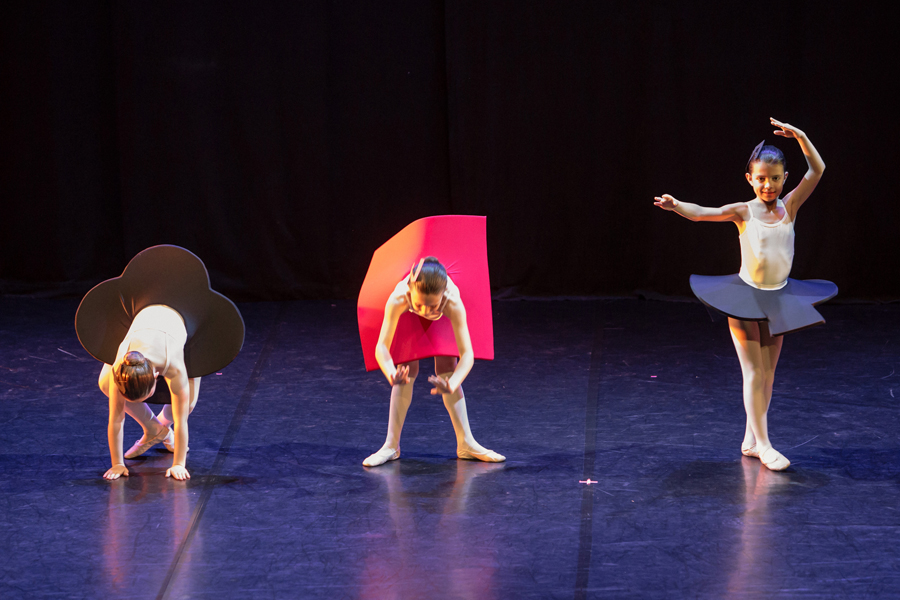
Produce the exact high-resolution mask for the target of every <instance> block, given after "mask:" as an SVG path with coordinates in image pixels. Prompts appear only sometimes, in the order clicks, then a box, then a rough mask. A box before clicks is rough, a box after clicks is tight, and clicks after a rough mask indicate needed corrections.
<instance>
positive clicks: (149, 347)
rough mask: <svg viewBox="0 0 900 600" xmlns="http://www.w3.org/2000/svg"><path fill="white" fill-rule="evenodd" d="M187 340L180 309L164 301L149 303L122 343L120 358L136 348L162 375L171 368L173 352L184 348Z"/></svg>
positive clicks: (117, 357)
mask: <svg viewBox="0 0 900 600" xmlns="http://www.w3.org/2000/svg"><path fill="white" fill-rule="evenodd" d="M186 341H187V330H186V329H185V327H184V320H183V319H182V318H181V315H179V314H178V312H177V311H175V310H173V309H171V308H169V307H168V306H165V305H162V304H154V305H152V306H148V307H147V308H144V309H143V310H141V312H139V313H138V314H137V315H136V316H135V317H134V321H132V322H131V327H130V328H129V329H128V333H127V334H126V335H125V339H124V340H122V343H121V344H120V345H119V352H118V354H117V356H116V361H117V362H118V361H119V360H121V359H122V357H123V356H125V354H126V353H128V352H129V351H132V350H136V351H138V352H140V353H141V354H143V355H144V357H146V359H147V360H149V361H150V363H151V364H152V365H153V366H154V367H157V369H158V370H159V374H160V375H165V374H166V372H167V371H168V370H169V363H170V361H171V359H172V355H173V354H175V353H176V352H177V350H178V349H183V348H184V344H185V342H186Z"/></svg>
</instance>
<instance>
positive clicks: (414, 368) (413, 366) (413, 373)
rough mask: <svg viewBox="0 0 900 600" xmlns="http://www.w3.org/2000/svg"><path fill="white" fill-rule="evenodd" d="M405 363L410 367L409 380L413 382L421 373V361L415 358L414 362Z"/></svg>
mask: <svg viewBox="0 0 900 600" xmlns="http://www.w3.org/2000/svg"><path fill="white" fill-rule="evenodd" d="M404 365H405V366H407V367H409V382H410V383H412V382H413V381H415V379H416V377H418V375H419V361H417V360H414V361H412V362H408V363H404Z"/></svg>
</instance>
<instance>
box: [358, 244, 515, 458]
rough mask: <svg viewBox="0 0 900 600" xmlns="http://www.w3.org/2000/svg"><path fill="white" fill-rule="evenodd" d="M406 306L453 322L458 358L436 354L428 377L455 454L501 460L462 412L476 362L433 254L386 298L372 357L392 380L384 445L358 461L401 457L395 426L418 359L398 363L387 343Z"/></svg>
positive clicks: (456, 299) (455, 296)
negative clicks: (452, 437)
mask: <svg viewBox="0 0 900 600" xmlns="http://www.w3.org/2000/svg"><path fill="white" fill-rule="evenodd" d="M406 312H411V313H413V314H415V315H418V316H419V317H422V318H424V319H427V320H429V321H437V320H438V319H441V318H442V317H443V318H447V319H449V320H450V323H451V325H452V326H453V335H454V337H455V338H456V347H457V349H458V351H459V359H458V360H457V358H456V357H455V356H435V357H434V372H435V375H432V376H430V377H429V378H428V382H429V383H431V384H432V385H433V386H434V389H432V390H431V393H432V394H433V395H437V394H441V396H442V397H443V399H444V406H445V407H446V409H447V412H448V413H450V420H451V422H452V423H453V430H454V431H455V432H456V455H457V456H458V457H459V458H464V459H474V460H482V461H485V462H503V461H504V460H506V457H504V456H503V455H501V454H498V453H496V452H494V451H493V450H488V449H487V448H485V447H483V446H482V445H481V444H479V443H478V442H476V441H475V438H474V437H473V436H472V431H471V429H470V428H469V419H468V416H467V414H466V399H465V396H464V395H463V390H462V382H463V381H464V380H465V378H466V376H467V375H468V374H469V371H470V370H471V369H472V365H473V364H474V362H475V354H474V352H473V350H472V341H471V339H470V336H469V327H468V324H467V323H466V309H465V306H464V305H463V301H462V298H461V297H460V293H459V288H457V287H456V285H455V284H454V283H453V281H452V280H451V279H450V278H449V277H448V276H447V270H446V269H445V268H444V266H443V265H442V264H441V263H440V262H439V261H438V259H436V258H434V257H431V256H430V257H427V258H422V259H420V260H419V261H418V264H417V265H413V268H412V269H411V270H410V273H409V277H407V278H404V279H403V280H401V281H400V282H399V283H398V284H397V285H396V287H395V288H394V291H393V292H392V293H391V295H390V297H389V298H388V301H387V304H386V305H385V309H384V320H383V322H382V325H381V331H380V333H379V335H378V343H377V344H376V346H375V358H376V360H377V361H378V366H379V367H380V368H381V372H382V373H384V376H385V377H386V378H387V381H388V383H389V384H390V385H391V408H390V416H389V419H388V432H387V438H386V439H385V442H384V446H382V447H381V450H379V451H378V452H376V453H374V454H372V455H371V456H369V457H368V458H366V459H365V460H364V461H363V465H365V466H367V467H376V466H378V465H382V464H384V463H386V462H387V461H389V460H396V459H398V458H400V432H401V431H402V429H403V421H404V420H405V419H406V411H407V410H408V409H409V405H410V403H411V402H412V391H413V384H414V383H415V380H416V377H417V376H418V374H419V361H418V360H413V361H410V362H407V363H405V364H401V365H399V366H397V365H395V364H394V361H393V359H392V357H391V352H390V348H391V344H392V343H393V341H394V334H395V332H396V331H397V324H398V322H399V320H400V317H401V315H403V314H404V313H406Z"/></svg>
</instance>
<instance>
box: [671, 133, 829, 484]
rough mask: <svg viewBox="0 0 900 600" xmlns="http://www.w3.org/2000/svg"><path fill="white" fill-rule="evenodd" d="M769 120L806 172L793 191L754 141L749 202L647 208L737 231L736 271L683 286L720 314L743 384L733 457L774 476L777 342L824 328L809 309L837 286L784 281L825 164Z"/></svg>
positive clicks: (803, 139)
mask: <svg viewBox="0 0 900 600" xmlns="http://www.w3.org/2000/svg"><path fill="white" fill-rule="evenodd" d="M770 121H771V123H772V125H774V126H775V127H778V129H777V130H776V131H775V135H778V136H781V137H785V138H788V139H791V138H793V139H795V140H797V142H798V143H799V144H800V148H801V150H803V154H804V156H805V157H806V163H807V167H808V168H807V171H806V174H805V175H804V176H803V178H802V179H801V180H800V183H799V184H798V185H797V187H796V188H794V190H793V191H792V192H790V193H789V194H787V195H786V196H785V197H784V198H781V192H782V189H783V187H784V183H785V181H786V180H787V176H788V173H787V171H786V170H785V164H786V163H785V160H784V155H783V154H782V153H781V151H780V150H779V149H778V148H775V147H774V146H765V145H763V144H764V143H765V142H762V143H760V144H759V145H758V146H757V147H756V148H755V149H754V151H753V154H752V155H751V156H750V161H749V162H748V163H747V173H746V177H747V181H748V183H750V185H751V186H752V187H753V191H754V193H755V194H756V198H755V199H754V200H751V201H749V202H738V203H735V204H726V205H725V206H722V207H719V208H706V207H702V206H698V205H696V204H690V203H688V202H681V201H679V200H676V199H675V198H673V197H672V196H670V195H668V194H664V195H663V196H658V197H656V199H655V200H656V201H655V202H654V204H655V205H656V206H658V207H660V208H662V209H664V210H669V211H674V212H676V213H678V214H679V215H681V216H683V217H685V218H687V219H690V220H691V221H731V222H733V223H735V224H736V225H737V228H738V232H739V233H740V242H741V270H740V273H738V274H735V275H728V276H724V277H701V276H697V275H692V276H691V288H692V289H693V291H694V293H695V294H696V295H697V297H698V298H699V299H700V300H701V301H702V302H703V303H704V304H706V305H707V306H710V307H711V308H714V309H716V310H718V311H720V312H722V313H724V314H726V315H727V316H728V326H729V328H730V330H731V337H732V340H733V341H734V347H735V350H736V351H737V355H738V359H739V360H740V363H741V371H742V373H743V378H744V409H745V410H746V412H747V425H746V428H745V431H744V441H743V443H742V444H741V453H743V454H744V455H745V456H751V457H757V458H759V459H760V461H762V463H763V464H764V465H765V466H766V467H768V468H769V469H771V470H773V471H782V470H784V469H786V468H788V466H790V464H791V463H790V461H789V460H788V459H787V458H785V457H784V456H783V455H782V454H781V453H780V452H778V451H777V450H776V449H775V448H773V447H772V442H771V441H770V440H769V432H768V423H767V413H768V409H769V403H770V401H771V399H772V385H773V383H774V381H775V367H776V366H777V364H778V357H779V355H780V354H781V346H782V343H783V339H784V338H783V337H782V336H783V334H785V333H789V332H792V331H798V330H800V329H804V328H806V327H811V326H813V325H817V324H819V323H824V319H823V318H822V316H821V315H820V314H819V313H818V311H816V309H815V308H813V306H814V305H815V304H819V303H821V302H824V301H826V300H828V299H830V298H832V297H834V296H835V294H837V286H835V285H834V284H833V283H831V282H828V281H821V280H806V281H799V280H796V279H790V278H789V277H788V275H789V274H790V271H791V263H792V261H793V258H794V223H795V222H796V219H797V211H799V210H800V207H801V206H802V205H803V203H804V202H806V199H807V198H809V195H810V194H811V193H812V191H813V190H814V189H815V187H816V184H817V183H818V182H819V179H820V178H821V177H822V173H823V172H824V171H825V163H824V162H823V161H822V157H820V156H819V153H818V152H817V151H816V149H815V147H814V146H813V145H812V142H810V141H809V138H808V137H807V136H806V134H805V133H803V132H802V131H800V130H799V129H797V128H796V127H793V126H791V125H788V124H787V123H782V122H780V121H776V120H775V119H770Z"/></svg>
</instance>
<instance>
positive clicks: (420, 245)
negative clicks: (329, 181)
mask: <svg viewBox="0 0 900 600" xmlns="http://www.w3.org/2000/svg"><path fill="white" fill-rule="evenodd" d="M485 223H486V219H485V217H472V216H458V215H446V216H438V217H426V218H424V219H419V220H418V221H415V222H413V223H410V224H409V225H407V226H406V227H405V228H403V230H402V231H401V232H400V233H398V234H397V235H395V236H394V237H392V238H391V239H390V240H388V241H387V242H386V243H385V244H384V245H383V246H381V247H380V248H379V249H378V250H376V251H375V255H374V256H373V257H372V262H371V263H370V264H369V271H368V272H367V273H366V279H365V281H364V282H363V285H362V289H361V290H360V291H359V301H358V303H357V318H358V320H359V337H360V341H361V342H362V349H363V356H364V357H365V361H366V370H367V371H374V370H376V369H378V363H377V362H376V360H375V344H377V343H378V333H379V332H380V331H381V322H382V321H383V320H384V305H385V303H386V302H387V300H388V297H389V296H390V295H391V292H393V291H394V287H395V286H396V285H397V282H399V281H401V280H402V279H403V278H405V277H407V276H408V275H409V269H410V267H411V266H412V265H413V264H414V263H417V262H418V261H419V259H420V258H424V257H426V256H434V257H436V258H437V259H438V260H440V261H441V264H443V265H444V266H445V267H446V268H447V274H448V275H449V276H450V279H452V280H453V282H454V283H455V284H456V285H457V287H459V293H460V297H461V298H462V302H463V305H464V306H465V307H466V319H467V322H468V325H469V335H470V337H471V338H472V348H473V350H474V351H475V358H481V359H485V360H493V358H494V325H493V320H492V318H491V283H490V277H489V273H488V262H487V238H486V226H485ZM432 356H459V351H458V350H457V348H456V338H455V337H454V336H453V328H452V326H451V324H450V319H448V318H446V317H441V318H440V319H438V320H437V321H429V320H428V319H424V318H422V317H420V316H418V315H414V314H412V313H410V312H406V313H404V314H403V315H402V316H401V317H400V321H399V322H398V323H397V332H396V333H395V335H394V341H393V343H392V344H391V357H392V358H393V359H394V363H396V364H400V363H404V362H409V361H411V360H417V359H420V358H429V357H432Z"/></svg>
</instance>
